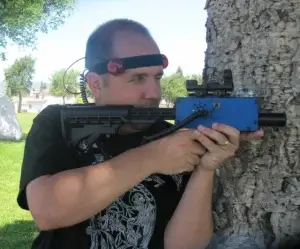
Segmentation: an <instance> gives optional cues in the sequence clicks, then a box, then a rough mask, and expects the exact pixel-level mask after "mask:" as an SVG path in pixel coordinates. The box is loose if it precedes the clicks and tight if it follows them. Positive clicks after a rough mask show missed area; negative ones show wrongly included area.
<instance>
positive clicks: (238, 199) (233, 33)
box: [203, 0, 300, 249]
mask: <svg viewBox="0 0 300 249" xmlns="http://www.w3.org/2000/svg"><path fill="white" fill-rule="evenodd" d="M206 10H207V14H208V19H207V23H206V27H207V34H206V35H207V37H206V39H207V51H206V58H205V68H204V71H203V77H207V76H209V75H211V74H212V73H214V74H215V75H216V76H217V77H218V76H221V73H223V70H224V69H231V70H232V73H233V79H234V83H235V88H241V87H246V88H250V89H253V90H254V91H255V93H256V95H260V96H261V97H263V103H262V109H264V110H271V111H272V112H286V113H287V119H288V121H287V126H286V127H285V128H279V129H271V128H266V129H265V137H264V139H263V140H262V141H258V142H251V143H248V144H244V145H242V146H241V148H240V152H239V154H238V156H237V157H236V158H234V159H233V160H231V161H230V162H228V163H227V164H226V165H225V166H224V167H222V168H221V169H220V170H219V171H218V174H217V179H216V188H215V194H214V222H215V229H216V234H222V235H223V236H225V237H223V240H220V237H219V240H217V239H216V240H215V243H217V244H219V246H220V245H221V244H223V247H222V246H221V247H220V248H231V249H232V248H259V247H257V246H256V247H255V246H254V245H253V247H251V245H250V238H253V239H254V240H255V241H256V242H257V243H258V244H260V245H261V248H276V249H277V248H289V249H291V248H300V242H299V241H300V163H299V162H300V145H299V144H300V132H299V128H300V109H299V105H300V96H299V92H300V26H299V25H300V1H299V0H281V1H275V0H222V1H220V0H210V1H209V0H207V3H206ZM216 238H217V237H216ZM230 239H232V241H230ZM244 239H246V240H244ZM296 241H297V242H298V244H297V247H293V246H295V245H294V244H293V242H294V243H296ZM239 243H240V244H239ZM225 244H226V245H227V246H225ZM218 248H219V247H218Z"/></svg>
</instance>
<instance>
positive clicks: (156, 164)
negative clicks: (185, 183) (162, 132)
mask: <svg viewBox="0 0 300 249" xmlns="http://www.w3.org/2000/svg"><path fill="white" fill-rule="evenodd" d="M200 138H201V136H199V135H198V134H197V133H195V130H192V129H182V130H179V131H177V132H175V133H173V134H171V135H169V136H166V137H163V138H161V139H158V140H156V141H153V142H150V143H149V144H146V145H144V146H142V147H140V149H139V151H137V153H138V156H141V158H143V159H141V160H142V161H143V162H146V163H147V165H148V166H147V167H151V168H152V169H153V173H160V174H166V175H169V174H178V173H183V172H191V171H193V170H194V169H195V167H197V166H198V165H199V164H200V160H201V156H202V155H203V154H204V153H205V152H206V149H205V148H204V147H203V146H202V145H201V143H199V142H200V141H199V139H200Z"/></svg>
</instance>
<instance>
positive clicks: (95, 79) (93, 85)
mask: <svg viewBox="0 0 300 249" xmlns="http://www.w3.org/2000/svg"><path fill="white" fill-rule="evenodd" d="M85 78H86V81H87V84H88V86H89V88H90V89H91V91H92V94H93V95H94V97H95V98H99V97H100V93H101V86H102V84H101V80H102V78H101V77H100V75H98V74H96V73H93V72H88V73H87V74H86V75H85Z"/></svg>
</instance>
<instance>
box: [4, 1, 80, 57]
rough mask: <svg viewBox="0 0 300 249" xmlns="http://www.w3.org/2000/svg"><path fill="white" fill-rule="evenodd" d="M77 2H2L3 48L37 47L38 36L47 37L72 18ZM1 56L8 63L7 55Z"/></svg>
mask: <svg viewBox="0 0 300 249" xmlns="http://www.w3.org/2000/svg"><path fill="white" fill-rule="evenodd" d="M75 3H76V0H55V1H52V0H35V1H27V0H6V1H5V0H4V1H0V48H2V49H4V50H5V48H6V45H7V42H8V40H11V41H13V42H14V43H16V44H18V45H21V46H29V47H33V46H35V41H36V35H37V33H38V32H42V33H48V32H49V30H55V29H57V28H58V27H59V26H60V25H62V24H63V23H64V21H65V19H66V18H67V17H68V16H70V14H71V13H72V11H73V9H74V7H75ZM0 56H1V57H2V59H3V60H4V59H5V54H4V51H2V53H1V51H0Z"/></svg>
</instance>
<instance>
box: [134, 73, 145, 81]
mask: <svg viewBox="0 0 300 249" xmlns="http://www.w3.org/2000/svg"><path fill="white" fill-rule="evenodd" d="M145 80H146V77H145V76H143V75H138V76H135V77H134V78H133V81H134V82H138V83H141V82H144V81H145Z"/></svg>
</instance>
